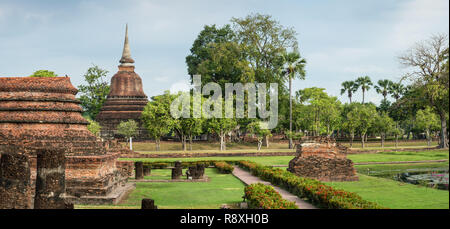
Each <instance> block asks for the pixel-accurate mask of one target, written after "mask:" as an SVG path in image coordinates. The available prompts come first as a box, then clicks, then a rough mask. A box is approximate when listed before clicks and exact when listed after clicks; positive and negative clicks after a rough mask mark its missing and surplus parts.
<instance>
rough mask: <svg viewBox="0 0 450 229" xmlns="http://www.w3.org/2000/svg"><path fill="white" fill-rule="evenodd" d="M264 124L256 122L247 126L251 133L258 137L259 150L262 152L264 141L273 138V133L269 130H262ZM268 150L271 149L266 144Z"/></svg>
mask: <svg viewBox="0 0 450 229" xmlns="http://www.w3.org/2000/svg"><path fill="white" fill-rule="evenodd" d="M261 125H262V123H261V122H260V121H254V122H251V123H250V124H248V125H247V129H248V131H249V133H251V134H254V135H256V138H257V139H258V150H261V146H262V141H263V139H268V138H269V137H270V136H272V133H271V132H270V130H268V129H267V128H266V129H264V128H261ZM266 146H267V148H269V144H268V143H266Z"/></svg>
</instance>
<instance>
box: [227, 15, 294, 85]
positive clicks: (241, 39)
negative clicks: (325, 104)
mask: <svg viewBox="0 0 450 229" xmlns="http://www.w3.org/2000/svg"><path fill="white" fill-rule="evenodd" d="M231 22H232V23H233V29H234V31H235V34H236V40H237V42H238V43H240V44H242V45H244V47H245V51H246V53H247V55H248V61H249V62H250V65H251V67H252V68H253V70H254V72H255V79H256V81H258V82H265V83H278V84H279V85H280V86H281V85H284V82H285V79H284V77H282V76H280V74H278V73H279V70H280V68H281V67H282V66H283V64H284V63H283V58H282V54H283V53H286V52H287V51H288V50H297V47H298V42H297V38H296V32H295V31H294V30H293V29H292V28H285V27H284V26H282V25H281V24H280V23H279V22H278V21H276V20H274V19H272V17H271V16H270V15H263V14H251V15H248V16H247V17H245V18H232V19H231Z"/></svg>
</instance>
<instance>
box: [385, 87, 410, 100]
mask: <svg viewBox="0 0 450 229" xmlns="http://www.w3.org/2000/svg"><path fill="white" fill-rule="evenodd" d="M405 92H406V88H405V86H403V84H401V83H392V84H391V85H390V86H389V87H388V93H389V94H390V95H391V96H392V98H394V99H395V101H398V100H399V99H400V97H402V96H403V95H404V94H405Z"/></svg>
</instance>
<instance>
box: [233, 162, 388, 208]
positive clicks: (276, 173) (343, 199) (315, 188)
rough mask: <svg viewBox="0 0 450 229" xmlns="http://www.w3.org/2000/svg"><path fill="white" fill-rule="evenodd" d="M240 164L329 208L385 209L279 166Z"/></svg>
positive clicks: (320, 205) (251, 163) (322, 206)
mask: <svg viewBox="0 0 450 229" xmlns="http://www.w3.org/2000/svg"><path fill="white" fill-rule="evenodd" d="M238 165H240V166H241V167H243V168H244V169H246V170H248V171H250V172H251V173H252V174H253V175H255V176H258V177H260V178H261V179H263V180H265V181H269V182H271V183H272V184H274V185H277V186H281V187H283V188H285V189H286V190H288V191H289V192H291V193H293V194H295V195H297V196H298V197H300V198H307V199H309V200H310V201H311V202H312V203H313V204H314V205H316V206H319V207H321V208H328V209H383V208H384V207H382V206H380V205H379V204H377V203H375V202H370V201H367V200H363V199H362V198H361V196H359V195H357V194H356V193H352V192H347V191H344V190H339V189H334V188H333V187H331V186H328V185H325V184H324V183H322V182H320V181H318V180H314V179H310V178H304V177H299V176H296V175H295V174H292V173H290V172H288V171H285V170H281V169H278V168H272V167H267V166H261V165H259V164H257V163H254V162H251V161H239V162H238Z"/></svg>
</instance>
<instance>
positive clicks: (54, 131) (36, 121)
mask: <svg viewBox="0 0 450 229" xmlns="http://www.w3.org/2000/svg"><path fill="white" fill-rule="evenodd" d="M76 93H77V89H76V88H75V87H74V86H73V85H72V84H71V82H70V78H69V77H49V78H47V77H45V78H41V77H0V156H1V160H0V161H1V163H0V164H1V167H2V168H4V169H2V171H3V172H4V171H12V173H13V172H14V171H16V170H14V169H13V168H10V169H8V166H18V165H19V164H24V165H26V166H22V167H23V168H24V169H26V167H28V166H29V171H30V172H29V174H30V175H29V176H31V178H30V179H29V180H30V182H25V183H24V185H26V186H27V187H25V186H24V187H22V186H20V187H19V188H21V189H20V190H32V192H34V187H36V186H35V185H34V183H35V181H36V180H37V179H36V175H37V173H39V172H38V170H39V169H38V164H39V163H37V161H38V160H37V155H38V152H40V151H42V150H44V149H45V150H49V149H50V151H53V150H61V151H62V152H63V153H64V156H65V195H66V196H65V199H66V200H68V201H69V202H72V203H76V204H113V203H116V202H117V201H119V200H120V199H121V198H122V197H123V196H125V195H126V194H127V193H128V192H129V191H130V190H131V189H133V185H131V184H129V183H127V179H128V176H127V175H126V171H125V170H123V169H122V168H124V167H127V166H129V165H127V164H124V162H119V161H117V159H118V158H119V156H120V153H121V152H119V151H118V150H117V149H116V148H111V145H110V144H108V143H107V142H103V141H101V140H100V139H98V138H97V137H95V136H94V135H93V134H92V133H91V132H89V131H88V130H87V125H88V122H87V121H86V120H85V119H84V118H83V117H82V115H81V113H82V109H81V107H80V106H79V103H80V101H78V100H77V99H76V98H75V95H76ZM5 155H8V156H7V157H5ZM18 155H23V156H24V157H18ZM19 159H20V160H19ZM14 161H19V162H20V163H19V162H17V163H14ZM127 170H129V169H127ZM6 175H8V174H6ZM10 175H11V176H9V175H8V176H5V173H2V174H0V180H1V179H3V181H5V179H6V180H14V179H18V177H20V180H24V181H25V180H26V179H25V178H22V177H21V176H19V175H20V174H18V175H14V174H10ZM3 184H6V183H4V182H3V183H2V182H0V186H2V185H3ZM0 190H2V188H1V187H0ZM7 190H9V191H13V189H11V188H7ZM16 190H19V189H16ZM37 191H39V190H37ZM47 191H48V190H47ZM59 192H61V190H59ZM55 193H56V191H55ZM41 194H42V193H41ZM10 196H11V197H15V198H16V197H17V195H15V194H14V193H11V195H10ZM17 198H18V199H20V200H22V201H20V202H16V203H14V204H15V205H16V206H14V208H17V207H23V206H28V207H30V204H29V201H28V200H29V199H33V198H29V197H26V198H25V197H20V198H19V197H17ZM0 201H1V198H0ZM17 203H23V206H22V205H21V206H18V205H17ZM1 206H2V205H1V204H0V208H1ZM8 206H9V205H8ZM8 206H6V207H8Z"/></svg>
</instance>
